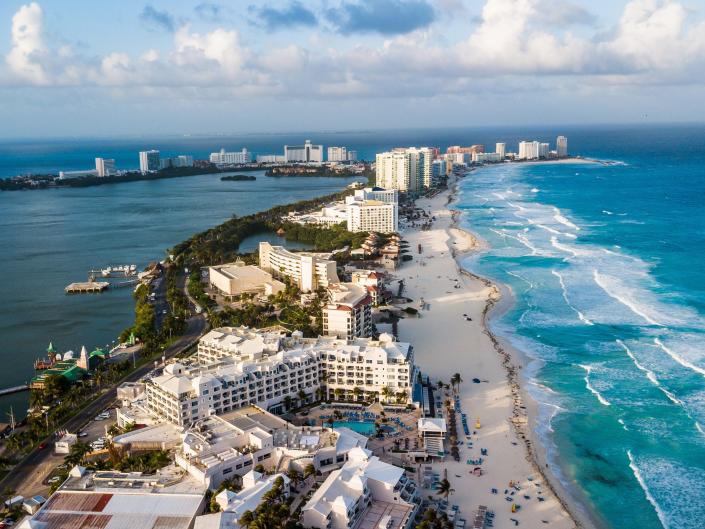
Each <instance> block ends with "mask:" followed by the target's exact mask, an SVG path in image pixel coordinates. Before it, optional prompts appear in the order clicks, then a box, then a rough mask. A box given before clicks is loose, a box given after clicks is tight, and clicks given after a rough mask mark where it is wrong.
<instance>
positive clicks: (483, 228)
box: [457, 127, 705, 529]
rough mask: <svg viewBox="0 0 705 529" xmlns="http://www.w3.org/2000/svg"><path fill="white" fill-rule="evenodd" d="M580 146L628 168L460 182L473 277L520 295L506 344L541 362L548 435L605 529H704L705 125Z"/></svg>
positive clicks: (500, 327) (616, 135)
mask: <svg viewBox="0 0 705 529" xmlns="http://www.w3.org/2000/svg"><path fill="white" fill-rule="evenodd" d="M578 138H579V141H580V143H579V147H576V146H575V144H576V139H577V138H576V135H575V134H573V136H572V137H571V139H570V141H572V146H573V148H572V150H573V151H574V152H579V153H580V154H583V155H585V156H591V157H595V158H599V159H602V160H612V161H615V162H617V163H615V164H614V165H599V164H593V165H579V164H570V165H559V164H555V165H546V164H544V165H526V166H520V165H502V166H495V167H492V168H483V169H480V170H478V171H476V172H474V173H473V174H472V175H470V176H469V177H467V178H466V179H465V180H463V181H462V182H461V185H460V195H459V201H458V204H457V207H458V208H459V209H460V210H462V211H463V213H464V214H463V216H462V219H463V221H462V222H463V223H464V225H465V226H466V227H468V228H469V229H471V230H474V231H475V232H477V233H478V234H479V235H481V236H482V237H483V238H484V239H485V240H486V241H487V242H488V243H489V245H490V248H489V250H487V251H486V252H484V253H482V254H481V255H479V256H474V257H470V258H468V259H467V261H466V262H465V263H464V265H465V266H467V267H468V268H470V269H472V270H473V271H475V272H477V273H479V274H482V275H485V276H487V277H490V278H493V279H495V280H497V281H499V282H501V283H503V284H504V285H507V286H508V287H509V288H510V289H511V291H512V294H513V296H514V298H515V303H514V305H513V307H512V308H511V309H510V310H509V311H508V312H507V313H506V314H504V315H503V316H501V317H499V318H498V319H495V320H494V321H493V323H492V326H493V330H494V331H495V332H497V333H498V334H499V335H501V336H502V337H504V338H505V339H507V340H508V341H509V342H510V343H511V344H513V345H514V346H515V347H516V348H518V349H520V350H521V351H523V352H524V353H525V354H526V355H527V356H528V357H529V358H530V359H531V360H530V364H529V366H528V368H527V369H526V370H525V371H526V372H525V376H526V378H527V379H528V380H529V381H530V383H529V384H528V389H529V392H530V393H531V394H532V396H533V397H534V398H535V399H536V400H538V401H539V402H540V403H541V405H540V410H541V411H540V413H539V417H538V431H539V434H540V436H541V437H542V438H543V439H544V441H545V443H546V445H547V446H548V452H549V460H550V462H551V464H552V466H553V468H554V470H555V471H556V473H557V474H558V475H559V476H560V478H561V479H562V480H563V481H564V483H565V484H567V485H568V487H569V489H570V490H572V491H573V492H574V494H576V496H577V497H578V499H579V500H581V501H582V503H583V505H585V506H586V507H585V508H586V510H587V511H588V512H589V513H590V514H592V515H593V516H594V517H596V518H598V521H599V522H601V523H602V524H604V525H605V526H606V527H613V528H627V527H628V528H635V527H639V528H641V529H651V528H659V527H667V528H671V529H696V528H702V527H705V521H703V520H705V517H704V516H703V509H705V479H704V477H705V127H689V128H678V127H661V128H657V129H656V128H654V129H637V128H635V129H631V130H630V129H627V128H618V129H607V130H603V131H601V133H600V134H589V133H588V134H586V135H585V136H583V137H580V136H579V135H578Z"/></svg>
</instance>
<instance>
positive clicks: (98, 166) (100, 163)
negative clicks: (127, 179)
mask: <svg viewBox="0 0 705 529" xmlns="http://www.w3.org/2000/svg"><path fill="white" fill-rule="evenodd" d="M95 170H96V171H97V172H98V176H101V177H104V176H113V175H114V174H115V160H114V159H113V158H96V159H95Z"/></svg>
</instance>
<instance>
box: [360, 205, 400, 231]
mask: <svg viewBox="0 0 705 529" xmlns="http://www.w3.org/2000/svg"><path fill="white" fill-rule="evenodd" d="M347 226H348V231H351V232H353V233H357V232H361V231H376V232H379V233H396V232H398V231H399V206H398V205H397V204H385V203H384V202H380V201H378V200H362V201H353V202H352V203H349V204H347Z"/></svg>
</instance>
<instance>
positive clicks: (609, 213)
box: [602, 209, 614, 215]
mask: <svg viewBox="0 0 705 529" xmlns="http://www.w3.org/2000/svg"><path fill="white" fill-rule="evenodd" d="M602 213H604V214H605V215H614V213H612V212H611V211H607V210H606V209H603V210H602Z"/></svg>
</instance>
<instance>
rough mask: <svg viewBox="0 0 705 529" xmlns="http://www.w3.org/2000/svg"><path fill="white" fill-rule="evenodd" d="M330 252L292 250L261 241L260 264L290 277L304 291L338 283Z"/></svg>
mask: <svg viewBox="0 0 705 529" xmlns="http://www.w3.org/2000/svg"><path fill="white" fill-rule="evenodd" d="M330 256H331V254H329V253H312V252H297V253H294V252H290V251H289V250H287V249H286V248H284V247H283V246H272V245H271V244H269V243H268V242H260V243H259V266H260V268H261V269H262V270H264V271H266V272H269V273H271V274H272V275H274V276H277V277H288V278H290V279H291V280H292V281H293V282H294V284H296V285H297V286H298V287H299V288H300V289H301V290H303V291H304V292H310V291H312V290H316V289H317V288H319V287H323V288H327V287H328V285H330V284H333V283H338V281H339V280H338V273H337V271H336V263H335V261H333V260H332V259H331V258H330Z"/></svg>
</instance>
